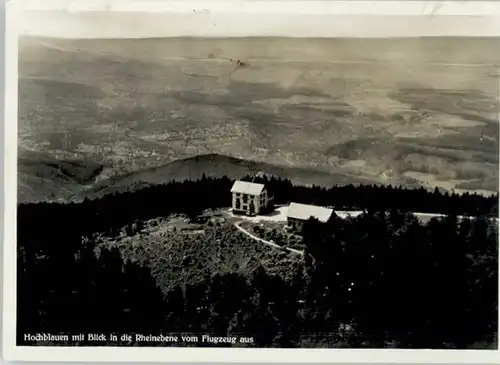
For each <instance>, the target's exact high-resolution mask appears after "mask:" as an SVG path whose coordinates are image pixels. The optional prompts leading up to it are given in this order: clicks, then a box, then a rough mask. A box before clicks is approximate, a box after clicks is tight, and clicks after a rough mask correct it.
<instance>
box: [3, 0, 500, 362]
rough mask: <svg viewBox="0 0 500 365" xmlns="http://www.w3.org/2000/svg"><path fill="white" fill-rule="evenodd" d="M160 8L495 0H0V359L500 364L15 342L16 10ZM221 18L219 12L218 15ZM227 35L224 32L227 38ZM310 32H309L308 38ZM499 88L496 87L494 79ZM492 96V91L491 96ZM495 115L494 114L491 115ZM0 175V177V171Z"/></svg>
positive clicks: (485, 357)
mask: <svg viewBox="0 0 500 365" xmlns="http://www.w3.org/2000/svg"><path fill="white" fill-rule="evenodd" d="M26 9H30V10H54V9H56V10H63V9H64V10H65V11H69V12H76V11H103V10H110V11H132V12H133V11H150V12H151V11H160V10H161V11H165V12H174V13H175V12H181V13H182V12H184V13H186V12H199V11H202V12H209V13H212V14H218V15H221V16H222V14H225V16H227V17H230V16H231V14H235V13H238V14H250V13H251V14H283V16H286V14H299V15H300V14H309V15H315V14H317V15H325V14H332V15H339V14H350V15H354V14H377V15H416V16H423V17H439V16H468V15H471V16H481V17H484V18H485V20H486V19H487V21H489V22H496V23H492V24H498V25H497V26H496V28H495V29H496V30H498V32H497V33H496V34H492V35H495V36H499V35H500V21H499V20H500V2H484V1H477V2H476V1H474V2H458V1H450V2H435V1H401V2H399V1H307V0H301V1H265V2H264V1H238V0H232V1H191V0H186V1H149V0H147V1H131V0H122V1H120V0H117V1H99V0H82V1H72V2H67V1H60V0H57V1H52V0H44V1H41V0H27V1H19V2H17V3H13V2H12V1H11V2H10V3H8V4H7V12H6V18H5V19H6V26H5V28H6V29H7V35H6V37H5V45H4V46H5V47H4V50H5V52H6V57H5V66H4V69H3V70H2V71H3V72H4V80H5V88H4V90H5V93H4V99H3V103H4V105H5V109H4V124H3V126H4V129H3V132H4V136H5V138H4V141H3V142H4V145H3V146H4V151H3V154H2V156H4V161H3V162H4V164H3V166H4V172H3V178H4V179H3V183H4V189H3V197H2V198H3V205H4V209H5V211H4V215H3V228H4V229H3V243H4V245H3V258H4V260H3V279H4V280H3V317H2V319H3V332H2V337H3V357H4V359H6V360H9V361H37V362H39V361H79V362H111V361H113V362H114V361H118V362H177V363H179V362H182V363H186V362H207V363H221V362H227V363H236V362H239V363H278V362H279V363H387V364H389V363H391V364H393V363H415V364H416V363H419V364H420V363H453V364H474V363H481V364H494V363H500V352H499V351H498V350H389V349H380V350H367V349H363V350H349V349H236V348H232V349H219V348H217V349H214V348H210V349H208V348H143V347H142V348H141V347H134V348H125V347H120V348H118V347H18V346H15V336H14V334H15V329H16V310H15V308H16V281H15V271H16V260H15V257H16V252H17V250H16V210H17V209H16V197H17V190H16V186H17V95H18V93H17V58H18V53H17V30H16V19H17V16H18V15H19V11H21V10H26ZM219 19H223V17H219ZM229 36H230V35H229ZM310 36H311V35H310ZM499 90H500V84H499ZM499 100H500V95H499ZM499 119H500V112H499ZM0 176H1V175H0Z"/></svg>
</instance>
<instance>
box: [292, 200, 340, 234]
mask: <svg viewBox="0 0 500 365" xmlns="http://www.w3.org/2000/svg"><path fill="white" fill-rule="evenodd" d="M332 214H333V209H331V208H325V207H320V206H317V205H309V204H301V203H290V205H289V206H288V212H287V224H288V226H289V227H291V228H293V229H294V230H297V231H300V230H302V226H303V224H304V222H305V221H307V220H309V219H310V218H316V219H317V220H319V221H320V222H323V223H326V222H328V220H329V219H330V217H331V216H332Z"/></svg>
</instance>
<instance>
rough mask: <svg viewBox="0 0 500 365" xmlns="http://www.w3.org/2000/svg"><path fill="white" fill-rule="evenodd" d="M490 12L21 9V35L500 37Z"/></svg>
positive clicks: (102, 36) (105, 36)
mask: <svg viewBox="0 0 500 365" xmlns="http://www.w3.org/2000/svg"><path fill="white" fill-rule="evenodd" d="M493 19H494V18H492V17H485V16H463V15H441V16H421V15H413V16H411V15H377V16H366V15H324V16H322V15H298V14H288V15H286V16H284V15H280V14H272V13H271V14H265V15H262V14H247V15H242V14H238V13H235V14H221V13H210V12H208V11H194V10H193V12H192V13H186V12H184V13H178V14H172V13H144V12H142V13H138V12H133V13H131V12H103V11H100V12H64V11H24V12H22V13H21V15H20V19H19V21H18V22H17V24H18V27H19V28H18V29H19V32H20V34H21V35H34V36H47V37H62V38H147V37H172V36H205V37H221V36H222V37H227V36H265V35H272V36H291V37H394V36H397V37H415V36H447V35H448V36H449V35H457V36H460V35H462V36H464V35H465V36H500V22H495V21H493Z"/></svg>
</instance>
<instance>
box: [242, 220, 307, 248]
mask: <svg viewBox="0 0 500 365" xmlns="http://www.w3.org/2000/svg"><path fill="white" fill-rule="evenodd" d="M241 222H243V221H242V220H241V221H238V222H236V223H234V226H235V227H236V229H238V230H239V231H240V232H242V233H244V234H246V235H247V236H248V237H250V238H252V239H254V240H256V241H259V242H261V243H263V244H265V245H267V246H271V247H273V248H277V249H280V250H286V251H289V252H292V253H295V254H297V255H302V256H304V251H299V250H296V249H294V248H290V247H284V246H280V245H277V244H276V243H274V242H271V241H267V240H264V239H262V238H259V237H257V236H256V235H254V234H253V233H250V232H248V231H247V230H246V229H245V228H242V227H241V226H240V223H241Z"/></svg>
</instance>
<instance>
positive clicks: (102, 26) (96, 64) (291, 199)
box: [4, 9, 500, 361]
mask: <svg viewBox="0 0 500 365" xmlns="http://www.w3.org/2000/svg"><path fill="white" fill-rule="evenodd" d="M211 16H213V18H211ZM252 16H253V18H252ZM294 16H296V17H297V19H298V15H294ZM248 17H249V19H250V20H248V21H247V23H250V21H251V20H252V19H257V18H258V16H257V15H256V14H253V15H248ZM268 17H269V18H270V19H271V18H272V16H271V15H268ZM330 17H331V20H329V21H327V20H325V19H326V18H325V17H321V16H318V19H319V20H318V21H317V27H318V29H319V28H321V27H322V28H321V29H326V30H325V31H324V32H323V33H322V34H319V35H314V31H311V32H310V33H306V34H304V33H305V28H306V27H305V26H304V25H302V26H301V25H297V27H298V28H300V29H301V31H300V32H302V33H300V32H299V31H297V32H292V31H290V32H288V31H286V32H284V34H283V32H281V33H280V31H277V34H271V33H269V34H259V32H253V33H252V32H250V31H248V32H247V33H244V32H243V31H242V30H241V29H243V28H244V25H241V26H240V28H237V27H236V26H235V27H236V28H235V29H238V30H234V32H233V33H232V31H231V29H232V28H231V27H230V26H229V25H227V24H233V25H234V24H237V23H238V22H239V23H240V24H244V23H245V22H244V20H243V19H244V15H237V14H235V15H234V17H233V19H232V20H231V21H229V20H228V21H227V23H224V22H223V21H222V20H220V19H222V16H221V15H220V14H219V15H217V14H214V15H211V13H210V11H209V10H200V9H193V10H192V11H190V12H188V11H185V12H184V13H182V14H181V13H178V14H172V13H166V12H163V13H162V12H159V11H156V12H138V11H129V12H120V11H104V10H93V11H55V10H54V11H52V10H51V11H48V10H44V11H41V10H37V11H25V12H24V13H23V14H22V17H20V19H21V20H20V21H19V24H18V32H19V34H18V37H17V50H18V53H17V65H18V67H17V80H16V82H17V96H18V103H17V161H16V165H17V174H16V176H17V177H16V179H17V189H16V192H15V197H16V199H17V208H16V209H17V213H16V223H15V224H16V227H17V228H16V229H17V231H16V233H15V240H16V243H15V247H16V248H15V255H16V257H15V258H12V260H15V293H16V295H15V346H18V347H23V348H43V347H50V348H68V347H70V348H73V347H75V348H76V347H78V348H80V347H81V348H94V347H95V348H97V347H113V348H114V349H115V350H116V351H119V349H120V348H130V347H134V348H136V347H151V348H166V349H168V348H189V349H193V351H194V350H195V349H200V348H203V349H206V348H208V349H213V348H219V349H221V348H224V349H226V348H241V349H246V350H248V349H256V350H257V349H302V350H305V349H332V350H338V349H344V350H345V349H351V350H357V349H372V350H383V349H386V350H391V349H392V350H396V349H397V350H476V351H478V352H484V353H487V352H491V351H495V350H498V198H499V197H498V192H499V190H498V184H499V181H498V180H499V111H500V109H499V67H500V38H498V34H489V33H488V29H489V28H488V25H487V23H486V22H485V21H484V20H482V21H479V19H478V18H480V17H478V16H476V17H471V18H468V17H467V16H465V15H463V16H458V15H457V16H451V15H448V16H442V17H439V16H436V18H435V19H434V20H429V19H428V18H426V19H422V18H423V17H422V18H420V17H418V16H413V17H412V16H408V15H391V16H384V15H378V16H373V17H370V16H368V15H356V14H354V15H331V16H330ZM264 18H265V17H263V19H264ZM372 18H373V19H372ZM451 18H456V19H455V20H453V21H452V20H451ZM272 19H274V18H272ZM304 19H306V18H304ZM307 19H309V20H307V21H308V22H309V23H308V24H313V22H312V21H311V20H310V18H307ZM196 21H199V24H198V26H199V28H200V29H205V28H207V29H212V28H213V30H212V31H207V32H205V33H204V31H203V30H200V31H198V33H197V34H194V33H192V32H191V31H190V29H191V28H190V27H191V26H190V25H189V26H188V25H186V24H193V22H196ZM276 22H277V24H279V21H276ZM304 22H306V20H304ZM481 22H482V23H483V24H482V25H481ZM455 23H460V24H461V26H462V27H463V28H460V26H458V25H457V26H456V27H457V29H458V30H457V32H456V33H453V32H452V31H451V30H450V29H452V27H451V24H455ZM224 24H226V25H227V26H226V28H224ZM245 24H246V23H245ZM329 24H331V25H329ZM204 27H205V28H204ZM217 27H219V28H217ZM329 27H332V28H331V29H336V30H335V32H333V31H331V32H329V31H328V29H330V28H329ZM481 27H484V28H481ZM220 28H224V29H221V30H217V29H220ZM175 29H181V30H180V31H177V32H176V31H175ZM453 29H455V28H453ZM460 29H462V30H460ZM464 29H468V31H466V30H464ZM328 32H329V33H328ZM317 33H320V31H318V32H317ZM6 138H8V135H7V137H6ZM13 247H14V246H13ZM12 315H14V313H13V314H12ZM4 318H5V317H4ZM222 360H223V359H221V361H222ZM243 360H244V358H242V359H241V361H243Z"/></svg>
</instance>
